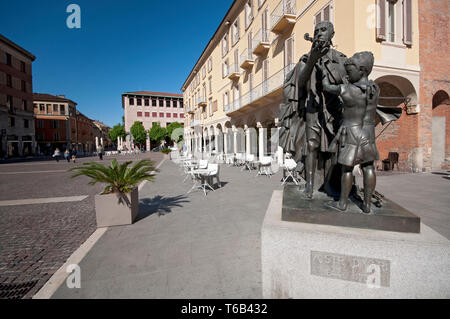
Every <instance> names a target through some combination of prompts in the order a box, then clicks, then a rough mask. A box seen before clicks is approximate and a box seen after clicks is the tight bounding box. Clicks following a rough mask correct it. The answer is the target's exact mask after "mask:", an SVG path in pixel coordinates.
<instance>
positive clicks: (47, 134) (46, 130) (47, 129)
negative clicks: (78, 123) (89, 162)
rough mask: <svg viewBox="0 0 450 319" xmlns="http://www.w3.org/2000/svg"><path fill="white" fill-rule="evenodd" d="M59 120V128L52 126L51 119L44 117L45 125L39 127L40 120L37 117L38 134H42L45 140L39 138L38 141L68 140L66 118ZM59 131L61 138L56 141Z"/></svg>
mask: <svg viewBox="0 0 450 319" xmlns="http://www.w3.org/2000/svg"><path fill="white" fill-rule="evenodd" d="M55 120H56V121H58V123H59V124H58V128H56V129H55V128H52V126H51V125H52V124H51V121H52V120H50V119H42V121H43V122H44V123H43V124H44V127H43V128H39V127H38V123H37V122H38V121H39V119H35V128H36V134H42V136H43V138H44V140H43V141H40V140H38V141H37V142H50V143H51V142H59V141H67V137H66V123H67V121H66V120H57V119H55ZM56 132H58V134H59V140H58V141H56V140H55V135H54V134H55V133H56Z"/></svg>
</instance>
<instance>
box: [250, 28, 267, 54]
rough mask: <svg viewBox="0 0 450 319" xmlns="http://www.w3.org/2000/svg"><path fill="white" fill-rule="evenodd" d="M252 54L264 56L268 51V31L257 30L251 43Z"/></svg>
mask: <svg viewBox="0 0 450 319" xmlns="http://www.w3.org/2000/svg"><path fill="white" fill-rule="evenodd" d="M252 46H253V48H254V49H253V54H256V55H264V54H265V53H267V51H268V50H269V49H270V40H269V30H264V29H259V30H258V32H256V34H255V36H254V37H253V41H252Z"/></svg>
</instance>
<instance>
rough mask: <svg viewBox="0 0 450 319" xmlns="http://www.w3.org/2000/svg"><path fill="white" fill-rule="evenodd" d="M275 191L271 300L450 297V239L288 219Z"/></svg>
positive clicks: (266, 260) (265, 252) (269, 247)
mask: <svg viewBox="0 0 450 319" xmlns="http://www.w3.org/2000/svg"><path fill="white" fill-rule="evenodd" d="M282 196H283V193H282V191H274V193H273V195H272V199H271V201H270V204H269V207H268V209H267V212H266V216H265V219H264V223H263V226H262V243H261V257H262V284H263V297H264V298H450V285H449V282H450V241H449V240H447V239H446V238H445V237H443V236H441V235H440V234H438V233H437V232H435V231H434V230H432V229H431V228H429V227H428V226H426V225H424V224H421V227H420V233H418V234H414V233H401V232H392V231H382V230H369V229H359V228H350V227H341V226H329V225H320V224H310V223H302V222H289V221H282V219H281V215H282Z"/></svg>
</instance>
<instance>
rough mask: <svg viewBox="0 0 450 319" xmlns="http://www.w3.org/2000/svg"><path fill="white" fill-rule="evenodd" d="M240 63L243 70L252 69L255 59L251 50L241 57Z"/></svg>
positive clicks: (245, 51)
mask: <svg viewBox="0 0 450 319" xmlns="http://www.w3.org/2000/svg"><path fill="white" fill-rule="evenodd" d="M239 62H240V63H241V68H243V69H244V70H248V69H251V68H252V67H253V65H254V64H255V58H254V57H253V53H252V52H251V50H248V49H245V50H244V52H242V54H241V56H240V57H239Z"/></svg>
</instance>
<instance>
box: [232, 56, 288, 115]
mask: <svg viewBox="0 0 450 319" xmlns="http://www.w3.org/2000/svg"><path fill="white" fill-rule="evenodd" d="M294 67H295V64H294V63H291V64H288V65H287V66H285V67H284V68H282V69H281V70H279V71H278V72H276V73H275V74H274V75H272V76H271V77H269V78H268V79H266V80H264V81H262V82H261V83H260V84H259V85H257V86H256V87H254V88H253V89H252V90H250V91H248V92H247V93H246V94H244V95H242V96H241V97H240V98H238V99H236V100H234V101H233V103H232V104H231V105H229V106H228V107H227V109H225V113H230V112H234V111H236V110H238V109H240V108H242V107H244V106H246V105H248V104H250V103H252V102H253V101H256V100H257V99H259V98H261V97H263V96H265V95H267V94H269V93H272V92H273V91H275V90H277V89H279V88H281V87H282V86H283V83H284V79H285V78H286V75H287V74H288V73H289V72H290V71H291V70H292V69H293V68H294Z"/></svg>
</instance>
